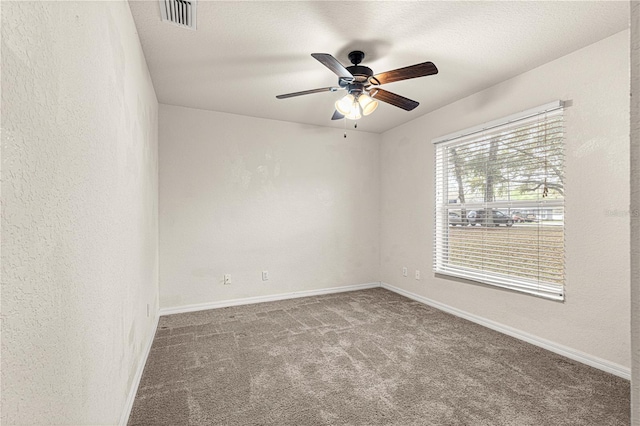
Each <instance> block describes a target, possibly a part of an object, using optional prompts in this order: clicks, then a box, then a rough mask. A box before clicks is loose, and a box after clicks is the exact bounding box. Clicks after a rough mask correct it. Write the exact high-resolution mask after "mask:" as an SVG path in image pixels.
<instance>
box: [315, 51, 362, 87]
mask: <svg viewBox="0 0 640 426" xmlns="http://www.w3.org/2000/svg"><path fill="white" fill-rule="evenodd" d="M311 56H313V57H314V58H316V59H317V60H318V61H320V63H321V64H322V65H324V66H325V67H327V68H329V69H330V70H331V71H333V73H334V74H335V75H337V76H338V77H340V78H341V79H343V80H345V81H353V80H355V77H354V76H353V74H351V73H350V72H349V71H347V69H346V68H345V67H344V66H343V65H342V64H341V63H340V62H338V60H337V59H336V58H334V57H333V56H331V55H329V54H328V53H312V54H311Z"/></svg>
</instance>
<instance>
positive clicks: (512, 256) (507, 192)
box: [433, 101, 564, 300]
mask: <svg viewBox="0 0 640 426" xmlns="http://www.w3.org/2000/svg"><path fill="white" fill-rule="evenodd" d="M434 143H435V144H436V145H435V186H436V187H435V206H436V207H435V221H434V223H435V238H434V245H435V247H434V259H433V265H434V266H433V267H434V272H435V273H437V274H444V275H450V276H455V277H459V278H464V279H467V280H472V281H477V282H481V283H485V284H490V285H494V286H498V287H505V288H509V289H512V290H516V291H521V292H525V293H530V294H534V295H537V296H542V297H546V298H550V299H555V300H564V126H563V108H562V103H561V102H559V101H558V102H555V103H552V104H548V105H544V106H542V107H539V108H537V109H534V110H529V111H525V112H523V113H520V114H518V115H514V116H510V117H507V118H505V119H502V120H498V121H495V122H492V123H487V124H486V125H483V126H479V127H477V128H474V129H469V130H468V131H462V132H459V133H457V134H455V135H452V136H451V137H445V138H440V139H438V140H435V141H434Z"/></svg>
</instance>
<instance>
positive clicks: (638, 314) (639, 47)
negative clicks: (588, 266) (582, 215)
mask: <svg viewBox="0 0 640 426" xmlns="http://www.w3.org/2000/svg"><path fill="white" fill-rule="evenodd" d="M630 4H631V209H630V210H631V211H632V212H633V211H637V212H640V1H631V2H630ZM631 362H632V365H631V369H632V370H631V374H632V376H631V422H632V424H633V425H634V426H640V217H639V216H638V215H633V216H631Z"/></svg>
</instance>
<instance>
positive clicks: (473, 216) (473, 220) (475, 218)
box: [467, 210, 513, 226]
mask: <svg viewBox="0 0 640 426" xmlns="http://www.w3.org/2000/svg"><path fill="white" fill-rule="evenodd" d="M490 212H491V217H489V215H488V214H487V211H486V210H472V211H470V212H469V213H468V214H467V220H468V221H469V225H472V226H473V225H480V226H500V225H506V226H512V225H513V219H512V218H510V217H509V216H507V215H506V214H504V213H503V212H501V211H500V210H490Z"/></svg>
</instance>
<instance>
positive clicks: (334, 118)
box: [331, 110, 344, 120]
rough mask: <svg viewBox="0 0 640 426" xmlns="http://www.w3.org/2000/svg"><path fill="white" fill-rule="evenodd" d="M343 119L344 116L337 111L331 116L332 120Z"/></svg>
mask: <svg viewBox="0 0 640 426" xmlns="http://www.w3.org/2000/svg"><path fill="white" fill-rule="evenodd" d="M343 118H344V115H342V114H340V113H339V112H338V111H337V110H336V111H334V112H333V115H332V116H331V119H332V120H342V119H343Z"/></svg>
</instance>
